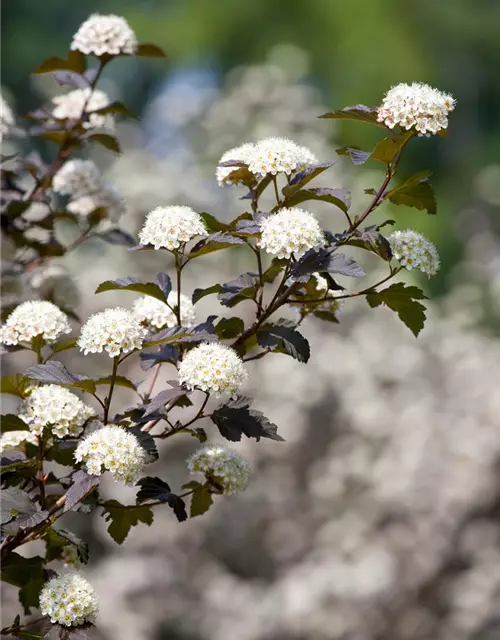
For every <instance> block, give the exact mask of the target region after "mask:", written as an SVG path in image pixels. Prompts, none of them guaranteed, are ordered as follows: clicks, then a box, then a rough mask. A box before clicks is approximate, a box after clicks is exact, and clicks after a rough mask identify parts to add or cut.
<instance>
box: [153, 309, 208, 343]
mask: <svg viewBox="0 0 500 640" xmlns="http://www.w3.org/2000/svg"><path fill="white" fill-rule="evenodd" d="M216 317H217V316H209V317H208V318H207V321H206V322H202V323H201V324H198V325H196V326H195V327H171V328H170V329H164V330H163V331H160V332H159V333H156V334H155V335H154V336H152V337H151V338H150V339H149V340H148V341H147V342H145V343H144V344H143V348H144V349H149V347H154V346H157V345H160V344H182V343H190V342H205V341H210V340H216V339H217V336H216V335H215V327H214V326H213V321H214V319H215V318H216Z"/></svg>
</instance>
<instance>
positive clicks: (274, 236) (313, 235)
mask: <svg viewBox="0 0 500 640" xmlns="http://www.w3.org/2000/svg"><path fill="white" fill-rule="evenodd" d="M324 240H325V238H324V235H323V232H322V231H321V228H320V226H319V223H318V221H317V220H316V218H315V217H314V216H313V214H312V213H309V211H305V210H304V209H299V208H298V207H292V208H290V209H281V210H280V211H278V213H275V214H274V215H271V216H269V217H268V218H266V219H265V220H264V221H263V222H262V225H261V240H260V245H261V247H262V248H263V249H265V250H266V251H267V252H268V253H271V254H273V255H277V256H278V258H289V257H290V256H291V255H292V254H293V255H294V256H295V257H296V258H298V257H300V256H301V255H303V254H304V253H305V252H306V251H308V250H309V249H312V248H313V247H319V246H321V245H323V244H324Z"/></svg>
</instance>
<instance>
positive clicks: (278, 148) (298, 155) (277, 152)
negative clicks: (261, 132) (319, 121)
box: [248, 138, 317, 177]
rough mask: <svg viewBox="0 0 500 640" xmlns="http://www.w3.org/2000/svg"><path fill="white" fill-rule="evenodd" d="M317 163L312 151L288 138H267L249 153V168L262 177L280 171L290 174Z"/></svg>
mask: <svg viewBox="0 0 500 640" xmlns="http://www.w3.org/2000/svg"><path fill="white" fill-rule="evenodd" d="M316 163H317V159H316V157H315V155H314V154H313V153H312V151H310V150H309V149H307V147H302V146H300V145H298V144H296V143H295V142H292V140H289V139H288V138H265V139H264V140H261V141H260V142H257V143H256V144H255V145H254V148H253V149H252V151H251V152H250V153H249V155H248V170H249V171H250V172H251V173H254V174H255V175H258V176H262V177H264V176H265V175H267V174H268V173H270V174H272V175H274V176H275V175H276V174H277V173H280V172H283V173H286V174H288V175H289V174H291V173H292V172H294V171H300V170H302V169H305V168H306V167H307V166H309V165H313V164H316Z"/></svg>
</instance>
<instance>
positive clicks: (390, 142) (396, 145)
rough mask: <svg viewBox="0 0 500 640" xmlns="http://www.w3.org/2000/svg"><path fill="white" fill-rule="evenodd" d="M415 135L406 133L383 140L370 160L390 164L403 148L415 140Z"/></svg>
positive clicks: (409, 132)
mask: <svg viewBox="0 0 500 640" xmlns="http://www.w3.org/2000/svg"><path fill="white" fill-rule="evenodd" d="M414 135H415V133H414V132H413V131H405V132H404V133H400V134H397V135H395V134H392V135H390V136H388V137H387V138H384V139H383V140H381V141H380V142H379V143H378V144H377V146H376V147H375V149H374V150H373V151H372V153H371V154H370V158H371V159H373V160H379V161H380V162H384V163H385V164H390V163H391V162H392V161H393V160H394V158H395V156H396V154H397V153H398V151H399V150H400V149H401V147H402V146H403V145H404V144H406V143H407V142H408V140H410V138H413V136H414Z"/></svg>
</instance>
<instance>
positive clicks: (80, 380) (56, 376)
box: [26, 360, 95, 393]
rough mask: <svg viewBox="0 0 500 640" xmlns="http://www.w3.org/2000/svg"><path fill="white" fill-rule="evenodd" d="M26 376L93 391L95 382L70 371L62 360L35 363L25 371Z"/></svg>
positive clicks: (40, 380)
mask: <svg viewBox="0 0 500 640" xmlns="http://www.w3.org/2000/svg"><path fill="white" fill-rule="evenodd" d="M26 377H27V378H30V379H31V380H38V381H39V382H45V383H48V384H59V385H61V386H63V387H69V388H72V389H83V391H87V393H95V382H94V381H93V380H92V379H91V378H88V377H87V376H80V375H78V374H76V373H70V372H69V371H68V370H67V369H66V367H65V366H64V365H63V363H62V362H58V361H57V360H50V361H49V362H46V363H45V364H35V365H33V366H32V367H30V368H29V369H28V370H27V371H26Z"/></svg>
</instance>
